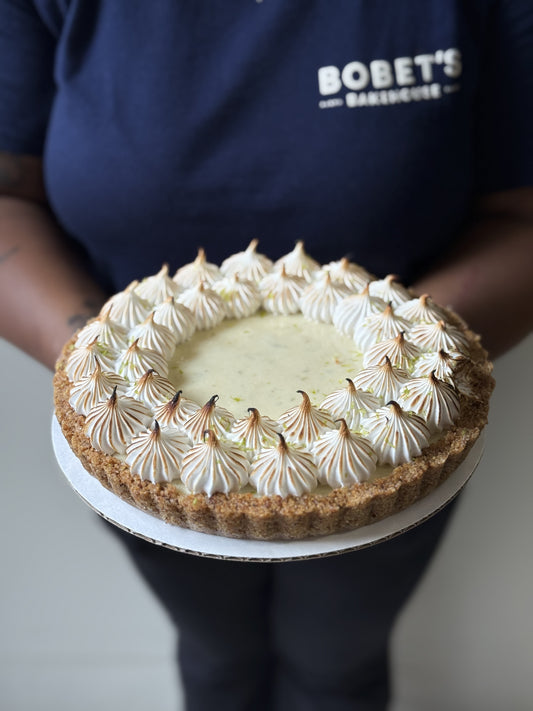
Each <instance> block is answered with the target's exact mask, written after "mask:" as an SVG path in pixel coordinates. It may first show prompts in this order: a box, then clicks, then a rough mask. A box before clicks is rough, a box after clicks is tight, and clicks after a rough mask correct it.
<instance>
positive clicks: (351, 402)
mask: <svg viewBox="0 0 533 711" xmlns="http://www.w3.org/2000/svg"><path fill="white" fill-rule="evenodd" d="M490 373H491V365H490V363H489V361H488V360H487V353H486V352H485V351H484V349H483V347H482V346H481V344H480V340H479V338H478V336H476V335H475V334H474V333H473V332H472V331H470V330H469V329H468V327H467V326H466V324H465V323H464V322H463V321H462V320H461V319H460V317H459V316H457V315H456V314H455V313H453V312H451V311H450V310H449V309H446V308H443V307H441V306H439V305H437V304H436V303H434V302H433V301H432V299H431V298H430V296H428V295H427V294H422V295H415V294H413V293H412V292H411V291H409V290H408V289H406V288H405V287H404V286H402V285H401V284H400V283H399V282H398V281H397V279H396V278H395V277H394V276H393V275H389V276H387V277H385V278H384V279H378V278H376V277H373V276H372V275H371V274H369V273H368V272H367V271H366V270H365V269H364V268H362V267H361V266H359V265H357V264H354V263H352V262H350V261H349V260H348V259H340V260H339V261H338V262H332V263H329V264H325V265H320V264H318V263H317V262H316V261H315V260H314V259H313V258H312V257H311V256H309V255H308V254H307V253H306V251H305V248H304V245H303V243H301V242H299V243H297V245H296V247H295V248H294V249H293V250H292V251H291V252H290V253H288V254H287V255H286V256H284V257H283V258H281V259H279V260H278V261H276V262H272V261H271V260H270V259H269V258H268V257H266V256H265V255H262V254H260V253H259V252H258V251H257V242H256V241H253V242H252V243H251V244H250V245H249V247H248V248H247V249H246V250H245V251H243V252H241V253H238V254H234V255H232V256H230V257H228V258H227V259H226V260H225V261H224V262H223V263H222V264H221V265H215V264H212V263H210V262H209V261H208V259H207V257H206V255H205V254H204V252H203V251H202V250H200V251H199V253H198V257H197V258H196V260H195V261H194V262H193V263H191V264H187V265H185V266H182V267H181V268H179V269H178V270H177V272H176V273H175V274H171V273H169V269H168V266H167V265H164V266H163V267H162V269H161V270H160V272H159V273H157V274H155V275H152V276H148V277H146V278H143V279H142V280H139V281H134V282H132V283H131V284H130V285H129V286H128V287H127V288H126V289H125V290H124V291H122V292H120V293H117V294H115V295H114V296H113V297H112V298H110V299H109V301H108V302H107V303H106V304H105V305H104V307H103V308H102V310H101V312H100V315H99V316H98V317H97V318H95V319H93V320H91V321H90V322H88V323H87V325H86V326H85V327H84V328H82V329H81V330H80V331H79V332H78V333H77V334H76V335H75V336H74V337H73V339H72V340H71V341H70V342H69V343H68V344H66V346H65V348H64V350H63V353H62V356H61V358H60V359H59V361H58V364H57V371H56V375H55V405H56V414H57V418H58V421H59V423H60V425H61V428H62V431H63V434H64V435H65V438H66V439H67V441H68V443H69V445H70V447H71V448H72V450H73V452H74V453H75V454H76V456H77V457H78V458H79V460H80V461H81V463H82V464H83V466H84V467H85V469H86V470H87V471H88V472H89V473H90V474H91V475H93V476H94V477H96V478H97V479H98V480H99V481H100V483H101V484H102V485H103V486H105V487H106V488H108V489H109V490H111V491H112V492H113V493H114V494H116V495H117V496H119V497H120V498H121V499H123V500H124V501H126V502H128V503H130V504H132V505H134V506H136V507H138V508H140V509H142V510H144V511H147V512H149V513H151V514H153V515H154V516H157V517H159V518H161V519H163V520H164V521H166V522H168V523H170V524H174V525H177V526H183V527H186V528H190V529H193V530H196V531H203V532H208V533H213V534H218V535H222V536H231V537H236V538H250V539H259V540H261V539H262V540H268V539H301V538H305V537H308V536H317V535H327V534H330V533H334V532H341V531H346V530H350V529H355V528H358V527H360V526H365V525H367V524H370V523H373V522H375V521H377V520H380V519H383V518H385V517H387V516H390V515H391V514H394V513H396V512H398V511H401V510H402V509H404V508H406V507H408V506H410V505H411V504H413V503H414V502H416V501H418V500H419V499H421V498H422V497H423V496H425V495H426V494H427V493H429V492H430V491H432V490H433V489H434V488H435V487H437V486H439V484H440V483H441V482H443V481H444V480H445V479H446V478H447V477H448V476H449V475H450V474H451V473H452V472H453V471H454V470H455V469H456V468H457V466H458V465H459V464H460V463H461V462H462V461H463V460H464V458H465V457H466V455H467V454H468V452H469V450H470V448H471V447H472V445H473V444H474V442H475V441H476V439H477V438H478V437H479V435H480V432H481V430H482V428H483V427H484V426H485V424H486V422H487V413H488V401H489V397H490V393H491V391H492V387H493V380H492V378H491V375H490Z"/></svg>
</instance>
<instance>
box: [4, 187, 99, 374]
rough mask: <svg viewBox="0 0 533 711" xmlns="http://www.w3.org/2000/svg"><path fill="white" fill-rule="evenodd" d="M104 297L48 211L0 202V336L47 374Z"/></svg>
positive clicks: (23, 203) (13, 200) (6, 199)
mask: <svg viewBox="0 0 533 711" xmlns="http://www.w3.org/2000/svg"><path fill="white" fill-rule="evenodd" d="M105 298H106V295H105V294H104V292H103V291H102V290H101V289H100V287H99V286H98V285H97V284H96V283H95V282H94V281H93V280H92V279H91V278H90V276H89V275H88V274H87V272H86V271H85V270H84V268H83V265H82V264H80V261H79V260H78V258H77V256H76V255H75V253H74V252H73V251H72V250H71V249H70V248H69V244H68V241H67V240H66V239H65V238H64V236H63V235H62V233H61V230H60V229H59V227H58V226H57V224H56V223H55V221H54V219H53V218H52V216H51V215H50V213H49V212H48V210H47V209H46V208H45V207H44V206H41V205H38V204H36V203H33V202H30V201H26V200H20V199H17V198H12V197H0V335H1V336H2V337H4V338H5V339H7V340H9V341H11V342H12V343H14V344H15V345H16V346H18V347H19V348H21V349H22V350H24V351H26V352H27V353H28V354H29V355H31V356H33V357H34V358H36V359H37V360H39V361H40V362H41V363H43V364H44V365H46V366H48V367H49V368H53V366H54V363H55V360H56V359H57V357H58V355H59V353H60V351H61V348H62V346H63V344H64V343H65V342H66V341H67V340H68V338H69V337H70V335H71V334H72V333H73V332H74V331H75V330H76V329H77V328H78V327H79V326H80V325H81V324H82V323H83V322H85V321H86V319H87V318H89V317H90V316H92V315H94V314H96V313H97V312H98V310H99V308H100V306H101V305H102V303H103V302H104V300H105Z"/></svg>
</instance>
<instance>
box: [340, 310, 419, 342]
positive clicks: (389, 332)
mask: <svg viewBox="0 0 533 711" xmlns="http://www.w3.org/2000/svg"><path fill="white" fill-rule="evenodd" d="M410 326H411V324H410V323H409V321H406V320H405V319H404V318H400V316H397V315H396V313H395V312H394V310H393V308H392V305H391V304H390V303H389V304H388V305H387V306H386V307H385V309H384V310H383V311H381V313H378V314H371V315H370V316H367V317H366V318H365V319H364V320H363V322H362V323H360V324H359V325H358V326H357V327H356V328H355V331H354V335H353V340H354V342H355V345H356V346H357V347H358V348H359V349H360V350H361V351H363V352H364V351H366V350H368V349H369V348H370V347H371V346H373V345H374V344H375V343H379V341H386V340H387V339H389V338H394V337H395V336H397V335H398V334H399V333H401V331H407V330H408V329H409V328H410Z"/></svg>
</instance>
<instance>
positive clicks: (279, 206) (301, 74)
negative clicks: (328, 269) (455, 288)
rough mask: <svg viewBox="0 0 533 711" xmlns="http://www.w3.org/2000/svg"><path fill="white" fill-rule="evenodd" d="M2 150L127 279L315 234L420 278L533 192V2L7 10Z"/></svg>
mask: <svg viewBox="0 0 533 711" xmlns="http://www.w3.org/2000/svg"><path fill="white" fill-rule="evenodd" d="M0 19H1V22H0V150H7V151H12V152H23V153H32V154H43V155H44V161H45V163H44V164H45V178H46V186H47V191H48V195H49V199H50V203H51V205H52V208H53V210H54V212H55V214H56V216H57V218H58V220H59V221H60V223H61V224H62V225H63V227H64V228H65V230H66V231H67V232H68V233H69V234H70V235H71V236H72V237H73V238H74V239H76V240H77V241H79V242H80V243H81V244H82V245H83V246H84V247H85V248H86V249H87V251H88V254H89V255H90V258H91V259H92V260H93V262H94V264H95V266H96V268H97V270H98V271H99V273H100V274H101V275H103V277H104V278H105V279H107V280H108V283H109V285H110V286H112V287H113V288H122V287H123V286H124V285H125V284H126V283H128V282H129V281H130V280H131V279H133V278H138V277H141V276H144V275H146V274H148V273H150V272H155V271H156V270H158V269H159V267H160V266H161V263H162V262H163V261H166V262H169V263H170V266H171V268H175V267H177V266H178V265H181V264H183V263H185V262H187V261H190V260H192V259H193V258H194V256H195V254H196V250H197V247H198V246H200V245H201V246H203V247H204V248H205V250H206V252H207V257H208V259H209V261H215V262H219V261H220V260H221V259H223V258H224V257H225V256H227V255H228V254H230V253H232V252H235V251H238V250H241V249H243V248H244V247H245V246H246V245H247V244H248V242H249V240H250V239H251V238H254V237H258V238H259V239H260V249H261V251H264V252H266V253H267V254H268V255H269V256H271V257H273V258H276V257H279V256H280V255H281V254H283V253H286V252H288V251H290V249H292V247H293V244H294V242H295V240H297V239H303V240H304V241H305V244H306V248H307V250H308V251H309V252H310V253H311V254H312V255H313V256H314V257H315V258H317V259H319V260H321V261H327V260H330V259H336V258H339V257H340V256H342V255H349V256H350V257H351V258H353V259H354V260H355V261H358V262H360V263H361V264H363V265H364V266H366V267H367V268H368V269H370V270H371V271H374V272H375V273H377V274H378V275H383V274H385V273H388V272H391V271H394V272H395V273H398V274H399V275H400V276H401V277H402V278H403V279H404V280H406V281H409V280H411V279H413V278H414V277H415V276H417V275H418V274H419V273H420V272H421V271H423V270H424V269H425V268H427V266H428V265H429V264H431V263H432V262H434V260H435V259H436V258H437V257H438V256H439V255H442V254H443V253H444V252H445V251H446V250H447V249H449V247H450V245H451V244H452V243H453V241H454V240H455V239H457V238H458V237H459V236H460V234H461V229H462V228H463V226H464V224H465V221H466V220H467V219H468V215H469V211H470V209H471V207H472V204H473V201H474V200H475V198H476V196H478V195H480V194H482V193H487V192H491V191H498V190H505V189H510V188H514V187H518V186H523V185H531V184H533V144H532V132H531V125H532V124H533V72H532V71H531V69H532V67H533V3H532V2H531V0H507V1H503V0H470V1H466V0H463V1H461V0H335V2H332V1H331V0H291V1H290V2H288V1H287V0H263V1H262V2H258V1H256V0H155V1H153V0H113V1H112V2H104V1H101V2H97V1H96V0H70V1H69V0H35V1H34V2H30V1H29V0H0Z"/></svg>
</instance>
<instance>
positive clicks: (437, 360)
mask: <svg viewBox="0 0 533 711" xmlns="http://www.w3.org/2000/svg"><path fill="white" fill-rule="evenodd" d="M463 358H464V356H463V355H461V354H460V353H457V352H452V353H448V352H447V351H445V350H443V349H442V348H441V350H440V351H430V352H428V353H422V354H421V355H420V357H419V358H417V360H416V362H415V366H414V368H413V377H420V376H422V375H430V374H431V373H433V372H434V373H435V376H436V377H437V378H438V379H439V380H444V381H445V382H447V383H450V384H451V385H453V374H454V370H455V369H456V367H457V364H458V362H459V360H461V359H463Z"/></svg>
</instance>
